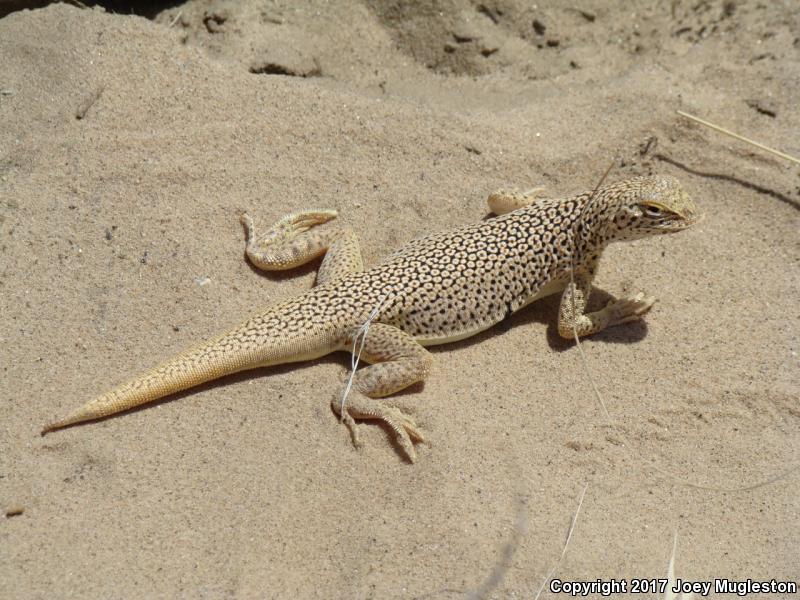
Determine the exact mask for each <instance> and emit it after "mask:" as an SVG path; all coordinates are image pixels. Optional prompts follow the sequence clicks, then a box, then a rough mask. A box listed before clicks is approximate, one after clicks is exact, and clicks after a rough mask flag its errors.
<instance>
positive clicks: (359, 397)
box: [331, 323, 432, 462]
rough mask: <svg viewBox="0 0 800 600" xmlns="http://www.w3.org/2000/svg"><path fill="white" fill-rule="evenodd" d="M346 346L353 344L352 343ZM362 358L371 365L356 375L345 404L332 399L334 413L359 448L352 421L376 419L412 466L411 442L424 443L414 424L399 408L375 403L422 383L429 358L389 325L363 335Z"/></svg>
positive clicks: (412, 447) (373, 325) (375, 325)
mask: <svg viewBox="0 0 800 600" xmlns="http://www.w3.org/2000/svg"><path fill="white" fill-rule="evenodd" d="M349 343H352V339H351V340H350V342H349ZM361 356H362V358H363V359H364V360H366V361H367V362H370V363H375V364H372V365H371V366H369V367H366V368H364V369H360V370H358V371H357V372H356V374H355V378H354V381H353V389H352V391H351V393H350V394H349V395H348V396H347V398H346V399H345V400H344V410H342V398H338V397H337V398H334V399H333V401H332V402H331V406H332V407H333V410H334V411H335V412H336V413H337V414H339V415H340V416H341V417H342V420H343V421H344V422H345V424H347V426H348V427H349V428H350V432H351V435H352V436H353V442H354V443H355V444H356V445H358V444H359V442H358V432H357V429H356V424H355V419H377V420H380V421H383V422H384V423H386V424H387V425H389V427H391V429H392V430H393V431H394V433H395V435H396V436H397V441H398V443H399V444H400V447H401V448H402V449H403V451H404V452H405V454H406V456H408V459H409V460H410V461H411V462H414V461H415V460H416V452H415V451H414V444H413V442H414V441H418V442H421V441H423V437H422V433H421V432H420V431H419V429H418V428H417V425H416V423H414V420H413V419H412V418H411V417H410V416H408V415H407V414H405V413H404V412H403V411H401V410H400V409H399V408H395V407H392V406H388V405H387V404H385V403H383V402H380V401H378V400H376V399H375V398H381V397H383V396H388V395H390V394H394V393H395V392H398V391H400V390H402V389H404V388H406V387H408V386H409V385H411V384H412V383H416V382H417V381H422V380H423V379H425V377H426V376H427V375H428V372H429V370H430V366H431V361H432V355H431V353H430V352H428V351H427V350H426V349H425V348H423V347H422V346H421V345H420V344H418V343H417V342H416V341H415V340H414V338H412V337H411V336H410V335H408V334H407V333H405V332H404V331H402V330H401V329H398V328H397V327H392V326H391V325H385V324H383V323H373V324H372V325H370V327H369V330H368V331H367V333H366V338H365V341H364V349H363V352H362V355H361Z"/></svg>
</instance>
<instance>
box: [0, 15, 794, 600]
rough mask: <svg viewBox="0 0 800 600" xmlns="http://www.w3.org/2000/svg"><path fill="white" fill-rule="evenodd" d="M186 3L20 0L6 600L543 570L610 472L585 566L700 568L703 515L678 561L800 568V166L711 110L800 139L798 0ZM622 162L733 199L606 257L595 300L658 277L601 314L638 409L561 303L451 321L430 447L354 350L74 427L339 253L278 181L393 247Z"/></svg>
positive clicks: (4, 272) (571, 570) (446, 581)
mask: <svg viewBox="0 0 800 600" xmlns="http://www.w3.org/2000/svg"><path fill="white" fill-rule="evenodd" d="M171 4H172V7H171V8H169V9H167V10H164V11H163V12H161V13H158V12H156V13H154V14H155V18H154V19H152V20H148V19H145V18H142V17H138V16H132V15H115V14H107V13H104V12H103V11H102V10H100V9H85V10H82V9H79V8H76V7H73V6H68V5H51V6H49V7H46V8H43V9H37V10H33V11H20V12H13V13H11V14H9V15H7V16H5V17H4V18H2V19H0V56H1V57H2V60H1V61H0V124H2V126H0V232H1V235H2V237H1V238H0V250H1V251H2V252H1V253H0V292H1V293H0V311H1V312H2V328H1V329H0V332H1V334H2V345H1V346H0V365H1V366H2V380H0V423H1V424H2V425H1V427H2V429H0V508H2V509H3V512H9V513H10V516H8V517H7V518H5V519H4V518H3V517H2V516H0V597H2V598H48V599H50V598H112V597H113V598H287V597H295V598H314V597H318V598H436V599H446V598H464V597H478V598H483V597H486V598H532V597H534V596H535V594H536V591H537V590H538V589H539V587H540V586H541V585H542V584H543V582H544V581H545V578H546V576H547V574H548V572H550V570H551V568H553V567H554V565H556V563H557V562H558V559H559V556H560V555H561V553H562V549H563V547H564V544H565V540H566V537H567V532H568V530H569V527H570V523H571V521H572V519H573V516H574V515H575V514H576V510H577V508H578V501H579V498H580V496H581V493H582V491H583V490H584V488H585V490H586V491H585V498H584V500H583V503H582V506H581V509H580V512H579V515H578V519H577V523H576V525H575V528H574V531H573V533H572V536H571V539H570V542H569V546H568V548H567V552H566V554H565V556H564V558H563V560H561V562H560V564H559V566H558V569H557V571H556V576H557V577H558V578H560V579H563V580H596V579H598V578H599V579H603V580H609V579H611V578H618V579H621V578H643V577H647V578H658V577H664V576H665V575H666V572H667V565H668V562H669V558H670V554H671V552H672V542H673V535H674V533H675V532H676V531H678V536H679V537H678V548H677V553H676V574H677V575H678V577H681V578H684V579H687V580H693V581H713V580H714V579H715V578H731V579H735V580H744V579H747V578H751V579H755V580H769V579H773V578H774V579H776V580H792V579H793V580H795V581H796V580H798V578H800V567H798V565H800V543H798V539H800V518H798V515H800V495H798V483H799V482H800V475H799V474H798V461H800V456H798V451H800V434H798V426H800V400H798V398H799V397H800V375H799V373H800V369H798V350H799V348H798V345H799V342H800V327H799V326H798V324H799V323H800V311H799V310H798V301H797V296H798V286H799V284H798V282H800V238H799V237H798V231H800V212H798V211H799V210H800V178H798V168H797V167H793V166H791V164H790V163H788V162H785V161H781V160H779V159H777V158H774V157H771V156H769V155H766V154H764V153H761V152H757V151H754V150H753V149H751V148H750V147H748V146H746V145H743V144H741V143H739V142H736V141H733V140H731V139H729V138H725V137H722V136H720V135H718V134H716V133H714V132H712V131H710V130H708V129H704V128H701V127H699V126H697V125H694V124H692V123H689V122H687V121H685V120H681V119H680V118H678V117H676V115H675V110H676V109H683V110H686V111H689V112H692V113H696V114H698V115H700V116H704V117H707V118H711V119H713V120H715V121H718V122H719V123H721V124H724V125H726V126H728V127H731V128H733V129H735V130H737V131H739V132H741V133H744V134H747V135H750V136H752V137H755V138H757V139H759V140H760V141H762V142H764V143H767V144H769V145H772V146H774V147H777V148H781V149H783V150H785V151H786V152H789V153H792V154H794V155H798V154H800V143H799V142H798V139H799V138H798V135H797V132H798V131H799V130H800V111H798V104H797V99H798V97H797V90H798V89H799V88H798V86H799V85H800V25H799V24H800V21H798V20H797V14H796V4H795V3H794V2H792V1H789V0H787V1H784V2H769V3H767V2H740V1H738V0H734V1H726V2H718V1H716V0H708V1H701V2H685V1H681V0H676V1H674V2H671V3H651V2H644V1H640V2H633V3H630V2H623V1H620V2H601V1H591V0H586V1H585V2H580V3H575V4H574V6H572V5H570V7H569V8H567V7H561V6H560V5H559V3H556V2H539V3H538V4H537V5H536V6H535V7H534V6H533V5H532V4H531V3H528V2H522V1H515V0H506V1H503V0H496V1H489V2H483V3H478V2H467V1H456V0H450V1H441V2H432V1H431V2H421V3H406V2H376V1H372V2H370V1H367V0H364V1H363V2H355V1H352V2H343V3H328V2H321V1H317V2H314V1H299V2H256V1H255V0H247V1H242V2H223V1H213V0H210V1H190V2H186V3H184V4H177V5H176V4H175V3H171ZM662 4H663V6H661V5H662ZM793 5H794V6H793ZM612 162H613V163H614V168H613V170H612V171H611V173H610V175H609V179H610V180H619V179H623V178H625V177H628V176H631V175H636V174H647V173H656V172H658V173H668V174H672V175H674V176H676V177H678V178H679V179H680V180H681V181H682V182H683V184H684V185H685V187H686V188H687V189H688V190H689V191H690V193H691V194H692V195H693V196H694V197H695V199H696V201H697V203H698V205H699V206H700V207H701V209H702V210H703V211H704V212H705V213H706V214H707V218H706V220H705V222H703V223H702V224H701V225H699V226H697V227H696V228H694V229H692V230H690V231H688V232H685V233H683V234H680V235H679V236H670V237H666V238H663V239H653V240H643V241H640V242H635V243H630V244H620V245H617V246H612V247H611V248H610V249H609V250H608V252H607V253H606V255H605V257H604V262H603V268H602V270H601V273H600V275H599V277H598V280H597V281H596V284H597V287H598V292H597V294H596V298H595V303H596V304H599V303H602V302H604V301H605V300H606V299H607V298H608V295H612V296H618V295H622V294H625V293H628V294H630V293H634V292H636V291H638V290H640V289H641V290H644V291H646V292H648V293H650V294H653V295H655V296H657V297H658V299H659V300H658V303H657V305H656V307H655V308H654V310H653V311H652V312H651V313H650V314H649V315H648V316H647V317H646V319H645V320H644V321H643V322H641V323H635V324H632V325H630V326H625V327H620V328H616V329H613V330H609V331H608V332H606V333H603V334H601V335H598V336H595V337H593V338H590V339H587V340H586V341H585V343H584V349H585V351H586V354H587V357H588V362H589V364H590V366H591V369H592V371H593V373H594V377H595V380H596V382H597V385H598V387H599V389H600V390H601V392H602V394H603V396H604V399H605V403H606V405H607V406H608V410H609V412H610V414H611V417H612V420H613V423H612V424H611V425H609V424H607V423H606V421H605V418H604V416H603V413H602V410H601V409H600V408H599V406H598V404H597V402H596V400H595V399H594V397H593V395H592V391H591V386H590V383H589V381H588V379H587V375H586V372H585V371H584V369H583V367H582V363H581V361H580V357H579V354H578V351H577V348H576V347H575V346H574V344H570V343H565V342H562V341H561V340H560V339H558V335H557V333H556V331H555V327H554V322H555V317H556V312H557V299H548V300H545V301H542V302H540V303H537V304H535V305H533V306H531V307H529V308H528V309H526V310H524V311H522V312H520V313H518V314H516V315H515V316H513V317H512V318H511V319H510V320H508V321H507V322H506V323H504V324H503V325H502V326H500V327H497V328H495V329H493V330H491V331H489V332H486V333H484V334H482V335H480V336H478V337H476V338H473V339H470V340H467V341H465V342H461V343H458V344H454V345H450V346H444V347H441V348H439V349H436V350H435V354H436V361H435V366H434V370H433V373H432V375H431V377H430V378H429V380H428V381H427V382H426V383H425V385H424V386H417V387H415V388H414V389H413V390H412V391H411V392H409V393H406V394H402V395H400V396H399V397H398V398H397V400H395V402H397V403H398V404H399V405H401V406H403V407H405V408H407V409H409V410H411V411H413V412H414V414H415V415H416V419H417V421H418V423H419V424H420V426H421V427H422V428H423V429H424V431H425V432H426V434H427V436H428V439H429V442H428V443H426V444H423V445H420V446H419V447H418V454H419V460H418V462H417V464H414V465H412V464H409V463H408V462H406V461H404V460H403V459H402V457H401V455H400V454H399V453H398V450H397V448H396V446H394V445H393V444H392V442H391V436H390V435H389V432H387V431H386V430H385V429H383V428H382V427H380V426H376V425H363V426H362V437H363V439H364V442H365V447H364V448H363V449H360V450H356V449H354V448H353V447H352V445H351V444H350V441H349V436H348V432H347V430H346V428H345V427H344V426H342V425H341V424H340V423H339V422H338V420H337V419H336V417H335V416H334V414H333V413H332V412H331V410H330V406H329V402H330V399H331V398H332V397H333V396H334V395H337V394H339V393H341V390H342V387H343V384H344V381H345V378H346V374H347V366H348V365H349V357H348V356H347V355H346V354H342V355H340V356H332V357H329V358H326V359H323V360H319V361H315V362H313V363H308V364H303V365H297V366H292V367H286V368H274V369H264V370H262V371H260V372H255V373H248V374H243V375H239V376H235V377H231V378H228V379H226V380H224V381H221V382H219V383H218V384H215V385H207V386H204V387H202V388H200V389H198V390H195V391H193V392H191V393H185V394H181V395H180V396H178V397H175V398H170V399H168V400H166V401H164V402H161V403H157V404H155V405H151V406H148V407H145V408H143V409H141V410H137V411H134V412H132V413H129V414H125V415H122V416H119V417H116V418H111V419H108V420H105V421H102V422H99V423H93V424H88V425H85V426H80V427H75V428H71V429H69V430H66V431H62V432H57V433H55V434H52V435H50V436H47V437H45V438H41V437H39V435H38V432H39V430H40V428H41V426H42V425H43V424H44V423H45V422H47V421H49V420H51V419H53V418H54V417H59V416H63V415H65V414H66V413H68V412H69V411H71V410H72V409H73V408H75V407H77V406H78V405H80V404H82V403H83V402H84V401H86V400H87V399H89V398H91V397H92V396H94V395H96V394H98V393H100V392H102V391H105V390H106V389H108V388H109V387H110V386H111V385H113V384H115V383H118V382H119V381H120V380H122V379H125V378H127V377H129V376H131V375H133V374H135V373H137V372H139V371H141V370H144V369H146V368H149V367H151V366H153V364H154V363H156V362H158V361H160V360H161V359H164V358H167V357H169V356H170V355H172V354H174V353H176V352H178V351H180V350H182V349H183V348H185V347H187V346H189V345H192V344H194V343H196V342H198V341H200V340H203V339H205V338H207V337H209V336H211V335H213V334H215V333H217V332H219V331H221V330H225V329H227V328H229V327H230V326H233V325H235V324H237V323H238V322H240V321H242V320H244V319H245V318H246V317H248V316H249V315H251V314H254V313H256V312H257V311H259V310H260V309H261V308H262V307H263V306H264V305H266V304H268V303H270V302H273V301H275V300H276V299H280V298H284V297H287V296H290V295H292V294H297V293H299V292H301V291H302V290H304V289H307V288H308V287H309V286H310V285H311V284H312V282H313V278H314V272H315V267H316V265H312V266H311V267H310V268H304V269H300V270H299V272H297V273H291V274H287V275H285V276H264V275H261V274H260V273H259V272H258V271H256V270H255V269H253V268H252V267H250V266H249V265H248V264H247V263H246V261H245V260H244V258H243V249H244V240H243V231H242V228H241V226H240V224H239V222H238V217H239V214H240V213H241V212H242V211H244V210H248V211H250V212H251V213H252V214H254V215H255V216H256V217H257V219H258V220H259V222H260V223H262V224H267V223H269V222H271V221H274V220H275V219H277V218H279V217H280V216H281V215H283V214H284V213H287V212H289V211H292V210H297V209H301V208H305V207H309V206H319V207H331V208H336V209H338V210H339V211H340V213H341V215H342V217H341V218H342V219H343V221H345V222H346V223H347V224H349V225H351V226H352V227H353V228H354V229H355V230H356V231H357V232H358V233H359V235H360V237H361V240H362V244H363V250H364V256H365V259H366V261H367V263H368V264H374V263H376V262H377V261H378V260H379V259H380V258H381V256H383V255H384V254H385V253H386V252H387V251H388V250H389V249H391V248H394V247H397V246H399V245H400V244H402V243H403V242H405V241H407V240H409V239H411V238H414V237H416V236H419V235H422V234H424V233H427V232H430V231H434V230H440V229H446V228H449V227H453V226H455V225H460V224H464V223H468V222H472V221H475V220H478V219H481V218H483V217H484V216H485V215H486V214H487V208H486V205H485V198H486V196H487V194H488V193H489V192H491V191H493V190H494V189H496V188H498V187H501V186H507V185H518V186H523V187H524V186H533V185H536V184H544V185H546V186H547V187H548V188H549V190H550V191H551V192H552V193H558V194H562V193H564V194H566V193H570V192H574V191H580V190H582V189H587V188H591V187H593V186H594V185H595V183H596V182H597V180H598V178H599V177H600V176H601V174H602V173H603V171H604V170H605V169H606V167H607V166H608V165H609V164H611V163H612ZM726 490H727V491H726ZM15 508H21V509H24V512H23V513H22V514H21V515H16V516H13V515H11V513H13V512H15V511H14V509H15ZM651 596H652V595H651ZM541 597H542V598H555V597H564V596H557V595H556V594H552V593H550V592H549V591H547V590H545V591H544V592H543V594H542V596H541ZM638 597H645V596H638ZM653 597H654V596H653ZM659 597H660V596H659ZM718 597H723V596H718ZM750 597H769V598H777V597H781V596H779V595H771V596H750Z"/></svg>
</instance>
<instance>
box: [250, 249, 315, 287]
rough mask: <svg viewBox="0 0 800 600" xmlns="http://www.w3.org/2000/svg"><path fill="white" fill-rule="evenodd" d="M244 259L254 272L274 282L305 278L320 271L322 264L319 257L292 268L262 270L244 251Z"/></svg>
mask: <svg viewBox="0 0 800 600" xmlns="http://www.w3.org/2000/svg"><path fill="white" fill-rule="evenodd" d="M242 259H243V260H244V262H245V263H246V264H247V267H248V268H249V269H250V270H251V271H252V272H253V273H255V274H256V275H258V276H259V277H263V278H264V279H268V280H269V281H274V282H283V281H292V280H295V279H303V278H304V277H306V276H308V275H309V274H311V273H314V274H315V275H316V273H317V272H318V271H319V267H320V265H321V264H322V257H319V258H315V259H313V260H311V261H309V262H307V263H305V264H304V265H300V266H297V267H292V268H291V269H286V270H285V271H262V270H261V269H259V268H258V267H256V266H255V265H254V264H253V263H251V262H250V259H249V258H247V254H246V253H242Z"/></svg>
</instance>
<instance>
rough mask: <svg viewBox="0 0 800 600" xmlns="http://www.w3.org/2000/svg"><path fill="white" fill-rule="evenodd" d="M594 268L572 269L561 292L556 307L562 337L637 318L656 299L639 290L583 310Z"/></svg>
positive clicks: (586, 333) (582, 334)
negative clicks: (588, 309) (627, 295)
mask: <svg viewBox="0 0 800 600" xmlns="http://www.w3.org/2000/svg"><path fill="white" fill-rule="evenodd" d="M593 278H594V269H590V270H589V271H583V272H578V273H575V277H574V282H570V283H568V284H567V287H566V288H565V289H564V292H563V294H562V295H561V306H560V307H559V311H558V333H559V335H561V337H564V338H567V339H573V338H574V337H575V334H576V332H577V334H578V336H579V337H583V336H585V335H591V334H593V333H597V332H598V331H602V330H603V329H606V328H607V327H613V326H614V325H621V324H622V323H628V322H630V321H636V320H638V319H639V317H641V315H643V314H644V313H646V312H647V311H648V310H650V308H652V306H653V304H654V303H655V301H656V299H655V298H653V297H651V296H648V297H645V295H644V294H643V293H642V292H639V293H638V294H636V296H634V297H633V298H623V299H620V300H611V301H609V303H608V304H607V305H606V306H605V308H602V309H600V310H598V311H595V312H590V313H586V312H585V310H586V305H587V303H588V302H589V293H590V291H591V289H592V279H593Z"/></svg>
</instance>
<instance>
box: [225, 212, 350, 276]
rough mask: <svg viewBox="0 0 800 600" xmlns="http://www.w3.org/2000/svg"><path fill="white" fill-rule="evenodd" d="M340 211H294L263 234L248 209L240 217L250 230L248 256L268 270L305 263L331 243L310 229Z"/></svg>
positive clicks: (248, 231) (282, 268)
mask: <svg viewBox="0 0 800 600" xmlns="http://www.w3.org/2000/svg"><path fill="white" fill-rule="evenodd" d="M336 214H337V213H336V211H335V210H310V211H305V212H296V213H292V214H289V215H286V216H285V217H283V218H282V219H281V220H280V221H278V222H277V223H275V224H274V225H273V226H272V227H270V228H269V230H268V231H267V232H266V233H265V234H264V235H261V236H259V235H257V233H256V229H255V224H254V223H253V219H252V217H250V215H248V214H246V213H245V214H243V215H242V216H241V217H240V221H241V222H242V225H244V227H245V229H246V230H247V247H246V252H247V256H248V258H249V259H250V261H251V262H252V263H253V264H254V265H255V266H256V267H258V268H260V269H264V270H266V271H282V270H285V269H292V268H294V267H297V266H299V265H302V264H305V263H307V262H308V261H310V260H312V259H313V258H316V257H317V256H319V255H320V254H322V253H323V252H324V251H325V248H326V247H327V243H326V241H325V240H324V239H322V238H321V237H320V235H319V234H318V233H317V232H314V231H309V230H310V229H312V228H314V227H316V226H317V225H321V224H323V223H327V222H328V221H330V220H331V219H335V218H336Z"/></svg>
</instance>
